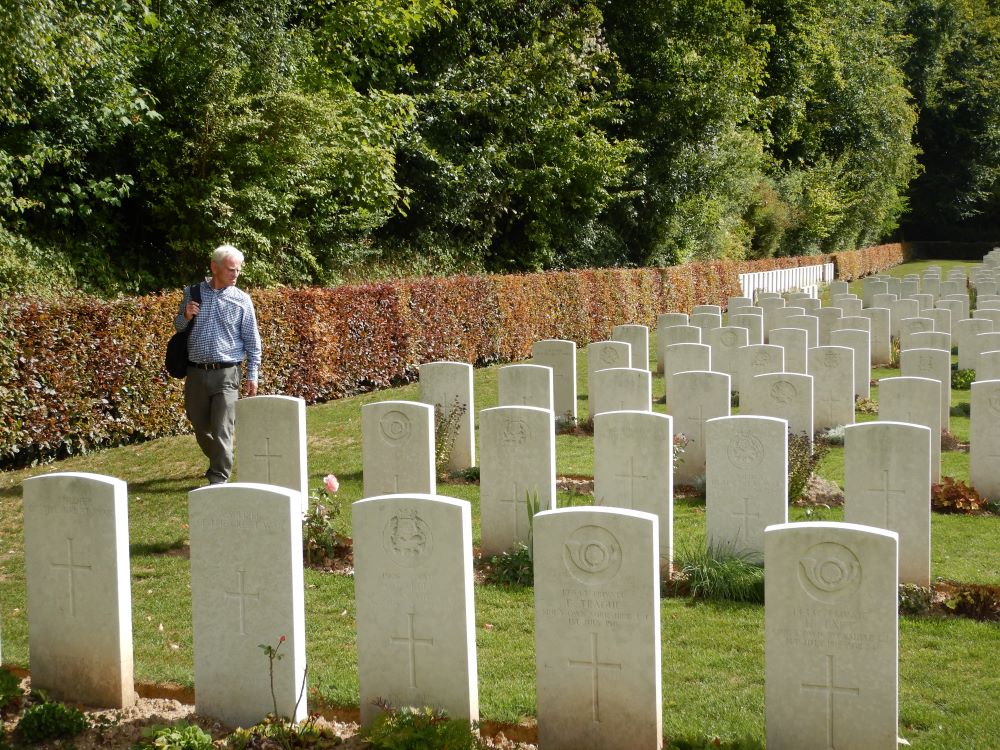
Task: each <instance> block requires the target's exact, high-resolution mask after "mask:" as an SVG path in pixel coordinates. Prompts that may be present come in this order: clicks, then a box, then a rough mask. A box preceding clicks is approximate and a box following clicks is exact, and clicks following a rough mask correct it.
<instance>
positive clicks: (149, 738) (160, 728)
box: [132, 721, 215, 750]
mask: <svg viewBox="0 0 1000 750" xmlns="http://www.w3.org/2000/svg"><path fill="white" fill-rule="evenodd" d="M213 747H215V745H214V744H213V742H212V735H210V734H209V733H208V732H206V731H205V730H204V729H202V728H201V727H199V726H198V725H197V724H189V723H188V722H186V721H179V722H177V723H176V724H169V725H162V724H156V725H154V726H151V727H147V728H146V729H143V730H142V739H140V740H139V741H138V742H137V743H135V744H134V745H132V750H212V748H213Z"/></svg>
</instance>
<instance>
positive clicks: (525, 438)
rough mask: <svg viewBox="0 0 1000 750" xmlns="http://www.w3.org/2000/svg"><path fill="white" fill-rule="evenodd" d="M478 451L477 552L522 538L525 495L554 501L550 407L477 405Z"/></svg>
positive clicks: (547, 505) (543, 504) (495, 550)
mask: <svg viewBox="0 0 1000 750" xmlns="http://www.w3.org/2000/svg"><path fill="white" fill-rule="evenodd" d="M647 375H648V373H647ZM479 453H480V457H479V461H480V466H479V498H480V509H479V515H480V533H481V536H482V552H483V555H486V556H489V555H496V554H499V553H501V552H505V551H506V550H509V549H510V548H511V547H513V546H514V545H515V544H518V543H521V544H526V543H527V541H528V537H529V530H530V526H529V516H528V502H529V500H530V501H532V502H534V501H535V500H537V502H538V507H539V508H541V509H543V510H549V509H551V508H554V507H555V500H556V448H555V435H554V418H553V415H552V412H551V411H548V410H546V409H537V408H535V407H531V406H497V407H495V408H492V409H483V410H482V411H481V412H479Z"/></svg>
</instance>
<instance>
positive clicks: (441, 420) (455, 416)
mask: <svg viewBox="0 0 1000 750" xmlns="http://www.w3.org/2000/svg"><path fill="white" fill-rule="evenodd" d="M468 410H469V409H468V407H467V406H466V405H465V404H463V403H461V402H460V401H459V400H458V397H456V398H455V403H453V404H452V405H451V410H450V411H449V412H448V413H447V414H445V413H444V409H443V408H442V406H441V404H435V405H434V465H435V466H436V467H437V474H438V477H439V478H442V479H443V478H445V477H447V476H448V464H449V463H450V462H451V452H452V449H454V447H455V441H456V440H457V439H458V431H459V429H460V427H461V426H462V417H464V416H465V412H467V411H468Z"/></svg>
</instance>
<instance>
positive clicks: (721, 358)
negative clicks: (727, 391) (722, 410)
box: [708, 326, 747, 391]
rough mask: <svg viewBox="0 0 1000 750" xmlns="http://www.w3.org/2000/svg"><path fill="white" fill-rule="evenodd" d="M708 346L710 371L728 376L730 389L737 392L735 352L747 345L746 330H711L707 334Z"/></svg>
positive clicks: (736, 358) (737, 380) (730, 328)
mask: <svg viewBox="0 0 1000 750" xmlns="http://www.w3.org/2000/svg"><path fill="white" fill-rule="evenodd" d="M708 345H709V346H710V347H712V369H713V370H714V371H715V372H721V373H725V374H726V375H728V376H729V379H730V382H731V386H732V389H733V390H734V391H738V390H739V376H738V372H739V367H738V366H737V364H738V357H737V352H738V351H739V350H740V349H741V348H742V347H744V346H746V345H747V329H746V328H737V327H736V326H723V327H722V328H713V329H712V330H711V331H709V332H708Z"/></svg>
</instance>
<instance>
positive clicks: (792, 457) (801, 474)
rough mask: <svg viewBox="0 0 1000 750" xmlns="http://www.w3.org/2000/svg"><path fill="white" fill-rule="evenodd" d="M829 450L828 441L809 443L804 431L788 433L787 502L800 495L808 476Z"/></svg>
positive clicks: (803, 490) (793, 500)
mask: <svg viewBox="0 0 1000 750" xmlns="http://www.w3.org/2000/svg"><path fill="white" fill-rule="evenodd" d="M829 450H830V445H829V443H826V442H824V441H822V440H820V441H816V442H815V443H810V441H809V438H808V436H807V435H805V434H804V433H792V432H789V433H788V502H789V503H794V502H795V501H796V500H799V499H800V498H801V497H802V493H803V492H805V489H806V486H807V484H808V483H809V477H811V476H812V475H813V472H815V471H816V469H817V467H818V466H819V465H820V464H821V463H822V462H823V458H824V457H825V456H826V454H827V452H828V451H829Z"/></svg>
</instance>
